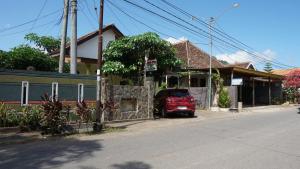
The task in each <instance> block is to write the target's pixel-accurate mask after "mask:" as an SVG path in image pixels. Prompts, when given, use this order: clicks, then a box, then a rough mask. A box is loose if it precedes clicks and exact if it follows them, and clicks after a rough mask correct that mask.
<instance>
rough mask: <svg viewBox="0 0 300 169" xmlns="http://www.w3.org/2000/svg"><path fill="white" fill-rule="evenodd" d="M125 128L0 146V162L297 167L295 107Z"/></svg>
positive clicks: (143, 167)
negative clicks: (113, 131)
mask: <svg viewBox="0 0 300 169" xmlns="http://www.w3.org/2000/svg"><path fill="white" fill-rule="evenodd" d="M136 123H138V122H136ZM127 129H128V131H126V132H119V133H113V134H105V135H93V136H84V137H73V138H67V139H57V140H52V141H42V142H34V143H28V144H21V145H11V146H6V147H0V168H3V169H4V168H5V169H10V168H22V169H25V168H28V169H37V168H66V169H70V168H72V169H73V168H79V169H96V168H99V169H152V168H153V169H154V168H158V169H175V168H176V169H177V168H178V169H198V168H205V169H235V168H236V169H241V168H243V169H277V168H278V169H281V168H284V169H299V168H300V114H299V113H298V109H296V108H295V107H292V108H285V109H278V110H275V109H274V110H273V111H260V112H256V113H255V112H252V113H246V114H244V115H237V116H233V115H230V114H228V115H226V116H224V117H223V116H222V117H220V118H213V119H209V120H205V116H200V117H199V118H193V119H189V118H175V119H163V120H159V121H149V122H145V123H138V124H133V125H132V124H128V125H127Z"/></svg>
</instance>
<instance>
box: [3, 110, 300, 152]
mask: <svg viewBox="0 0 300 169" xmlns="http://www.w3.org/2000/svg"><path fill="white" fill-rule="evenodd" d="M296 107H299V105H286V106H283V105H278V106H257V107H248V108H244V109H243V111H242V112H241V113H237V112H211V111H206V110H198V111H196V113H195V117H194V118H189V117H184V116H175V117H170V118H160V119H155V120H141V121H129V122H118V123H108V124H106V126H107V127H109V128H110V129H111V131H109V132H104V133H102V134H100V135H103V136H105V135H115V136H117V135H119V133H120V132H121V131H122V134H133V133H139V132H145V131H147V130H148V131H149V130H153V129H159V128H165V127H172V126H174V125H184V124H191V123H199V122H201V121H206V120H213V119H223V118H238V117H240V116H244V115H251V114H253V113H260V112H272V111H275V110H280V109H286V108H296ZM73 136H74V137H80V135H79V136H77V135H73ZM73 136H72V137H73ZM81 136H82V135H81ZM95 136H99V135H98V134H95ZM62 138H63V136H62ZM37 140H47V139H45V137H43V136H42V135H41V134H40V133H39V132H28V133H15V132H10V133H0V147H1V146H3V145H8V144H21V143H28V142H32V141H37Z"/></svg>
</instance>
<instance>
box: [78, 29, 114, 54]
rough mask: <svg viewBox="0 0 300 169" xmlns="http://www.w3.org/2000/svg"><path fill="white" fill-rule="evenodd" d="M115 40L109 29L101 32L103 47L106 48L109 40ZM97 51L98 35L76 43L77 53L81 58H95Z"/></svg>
mask: <svg viewBox="0 0 300 169" xmlns="http://www.w3.org/2000/svg"><path fill="white" fill-rule="evenodd" d="M114 40H115V34H114V32H113V31H111V30H107V31H105V32H104V33H103V49H105V48H106V46H107V44H108V43H109V42H110V41H114ZM97 51H98V36H95V37H94V38H92V39H90V40H88V41H86V42H84V43H82V44H80V45H78V49H77V55H78V57H82V58H89V59H97V58H98V57H97Z"/></svg>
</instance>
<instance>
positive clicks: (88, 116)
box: [76, 100, 92, 128]
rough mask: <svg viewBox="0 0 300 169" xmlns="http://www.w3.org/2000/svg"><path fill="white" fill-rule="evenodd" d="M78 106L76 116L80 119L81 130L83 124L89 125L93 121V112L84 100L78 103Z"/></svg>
mask: <svg viewBox="0 0 300 169" xmlns="http://www.w3.org/2000/svg"><path fill="white" fill-rule="evenodd" d="M76 106H77V108H76V114H77V115H78V116H79V118H80V121H79V128H80V126H81V123H82V122H83V123H86V124H88V123H89V122H91V121H92V110H91V109H89V108H88V106H87V104H86V103H85V101H84V100H83V101H80V102H77V104H76Z"/></svg>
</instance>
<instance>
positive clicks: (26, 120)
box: [0, 103, 42, 130]
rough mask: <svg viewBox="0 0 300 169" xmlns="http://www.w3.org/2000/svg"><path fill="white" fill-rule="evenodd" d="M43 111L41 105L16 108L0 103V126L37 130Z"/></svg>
mask: <svg viewBox="0 0 300 169" xmlns="http://www.w3.org/2000/svg"><path fill="white" fill-rule="evenodd" d="M41 117H42V111H41V108H40V107H39V106H26V107H22V108H21V109H16V108H13V107H11V106H8V105H6V104H4V103H1V104H0V127H16V126H19V127H20V128H21V129H26V128H27V129H30V130H36V129H38V128H39V127H40V121H41Z"/></svg>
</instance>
